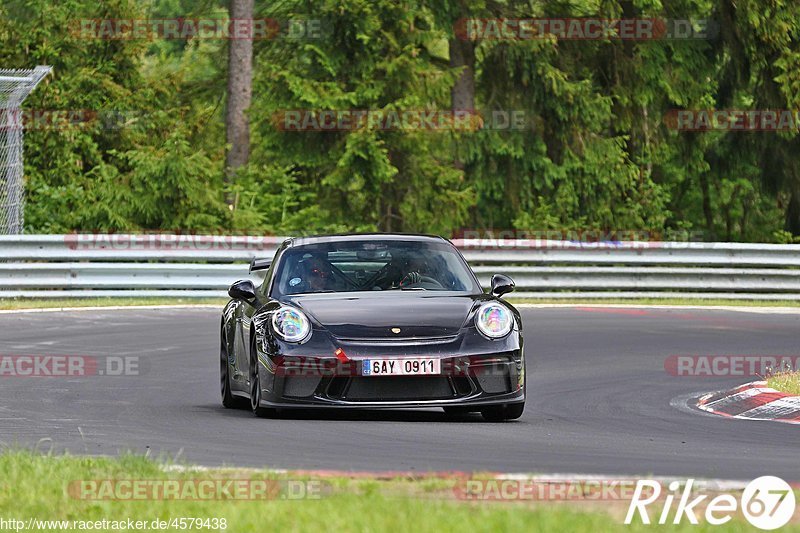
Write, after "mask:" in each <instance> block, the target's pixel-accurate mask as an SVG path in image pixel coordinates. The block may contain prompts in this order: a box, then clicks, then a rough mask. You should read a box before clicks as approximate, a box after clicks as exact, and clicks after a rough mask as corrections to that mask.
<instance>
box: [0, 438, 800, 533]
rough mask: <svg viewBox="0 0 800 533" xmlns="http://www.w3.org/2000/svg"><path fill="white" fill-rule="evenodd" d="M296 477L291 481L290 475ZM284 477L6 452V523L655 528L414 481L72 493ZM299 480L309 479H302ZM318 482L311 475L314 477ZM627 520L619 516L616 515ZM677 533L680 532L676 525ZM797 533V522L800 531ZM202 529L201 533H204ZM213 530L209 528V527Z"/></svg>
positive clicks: (618, 511)
mask: <svg viewBox="0 0 800 533" xmlns="http://www.w3.org/2000/svg"><path fill="white" fill-rule="evenodd" d="M288 475H290V476H291V474H288ZM242 476H244V477H246V478H248V479H281V476H278V475H277V474H274V473H269V472H265V471H253V470H229V471H219V470H215V471H207V472H192V471H189V472H180V473H176V472H170V473H166V472H164V471H163V470H162V469H160V468H159V466H158V465H157V464H155V463H153V462H151V461H149V460H146V459H144V458H141V457H133V456H123V457H121V458H118V459H112V458H88V457H71V456H59V457H54V456H40V455H34V454H32V453H29V452H25V451H11V452H6V453H4V454H2V455H0V518H3V519H6V520H8V519H11V518H15V519H18V520H27V519H28V518H31V517H32V518H36V519H42V520H102V519H108V520H123V519H125V520H127V519H128V518H131V519H133V520H146V521H148V522H150V521H152V520H153V519H156V518H158V519H163V520H168V519H170V518H178V517H187V518H189V517H191V518H203V519H206V518H219V519H221V518H224V519H225V520H226V521H227V526H228V527H227V531H237V532H238V531H263V530H269V531H282V532H283V531H364V532H368V531H413V532H414V533H423V532H427V531H431V532H442V531H444V532H447V531H459V532H463V531H557V532H561V531H579V532H581V531H585V532H591V533H595V532H597V531H653V530H654V529H661V530H663V529H666V528H663V527H661V528H659V527H657V526H656V527H654V526H643V525H641V524H639V525H633V526H625V525H624V524H623V523H622V517H623V516H624V512H625V510H626V509H627V502H616V504H615V505H611V506H608V505H603V506H602V507H600V506H597V505H596V504H595V506H594V507H590V506H589V505H591V504H586V503H582V502H573V503H569V504H565V503H563V502H562V503H519V502H517V503H497V502H463V501H458V500H453V499H452V490H451V489H450V488H449V487H448V486H447V485H441V484H440V482H437V483H425V482H424V481H419V480H408V479H390V480H386V479H357V480H352V479H341V478H340V479H327V480H324V482H325V483H329V484H330V487H331V490H330V493H329V494H327V495H325V496H323V497H322V498H320V499H313V500H312V499H302V500H289V499H262V500H214V501H187V500H145V501H142V500H100V501H97V500H87V499H80V498H76V497H75V496H73V495H71V494H70V492H69V491H68V489H67V487H69V486H70V482H72V481H80V480H107V479H115V480H130V479H147V480H161V479H179V480H187V479H198V478H200V479H211V478H214V477H223V478H232V477H242ZM291 479H299V477H298V476H296V475H294V476H293V477H291ZM306 479H308V477H306ZM615 515H619V516H615ZM669 530H671V531H672V530H675V529H673V527H672V526H670V527H669ZM677 530H679V531H692V532H697V531H714V532H724V531H748V530H749V528H748V527H747V525H746V523H745V522H743V521H742V520H741V519H740V518H734V520H733V521H732V522H730V523H728V524H726V525H725V526H721V527H714V526H709V525H707V524H702V523H701V525H700V526H690V525H689V524H688V523H686V524H683V525H682V526H681V527H679V528H677ZM795 530H797V525H796V524H795ZM196 531H199V530H196ZM206 531H208V530H206Z"/></svg>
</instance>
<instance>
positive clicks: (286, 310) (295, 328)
mask: <svg viewBox="0 0 800 533" xmlns="http://www.w3.org/2000/svg"><path fill="white" fill-rule="evenodd" d="M272 329H273V330H275V333H277V334H278V336H280V337H281V338H282V339H283V340H285V341H286V342H300V341H302V340H303V339H305V338H306V337H308V335H309V334H310V333H311V323H310V322H309V321H308V317H306V315H305V314H303V312H302V311H300V310H299V309H294V308H293V307H281V308H280V309H278V310H277V311H275V313H274V314H273V315H272Z"/></svg>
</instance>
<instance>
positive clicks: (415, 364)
mask: <svg viewBox="0 0 800 533" xmlns="http://www.w3.org/2000/svg"><path fill="white" fill-rule="evenodd" d="M441 363H442V362H441V360H439V359H430V358H422V357H408V358H398V359H364V360H363V361H362V362H361V375H363V376H422V375H429V374H441V372H442V366H441Z"/></svg>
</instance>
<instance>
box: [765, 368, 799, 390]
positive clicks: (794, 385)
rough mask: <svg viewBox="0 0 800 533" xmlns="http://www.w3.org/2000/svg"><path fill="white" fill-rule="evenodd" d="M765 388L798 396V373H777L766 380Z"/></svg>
mask: <svg viewBox="0 0 800 533" xmlns="http://www.w3.org/2000/svg"><path fill="white" fill-rule="evenodd" d="M767 387H772V388H773V389H775V390H779V391H781V392H785V393H788V394H794V395H797V396H800V371H798V372H777V373H775V374H773V375H771V376H770V377H768V378H767Z"/></svg>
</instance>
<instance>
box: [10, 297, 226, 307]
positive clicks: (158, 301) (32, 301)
mask: <svg viewBox="0 0 800 533" xmlns="http://www.w3.org/2000/svg"><path fill="white" fill-rule="evenodd" d="M226 302H227V300H225V299H223V298H162V297H159V298H136V297H132V298H52V299H51V298H0V309H43V308H50V307H106V306H113V305H120V306H122V305H125V306H129V305H144V306H152V305H198V304H206V305H208V304H211V305H219V306H220V309H221V308H222V306H224V305H225V303H226Z"/></svg>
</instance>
